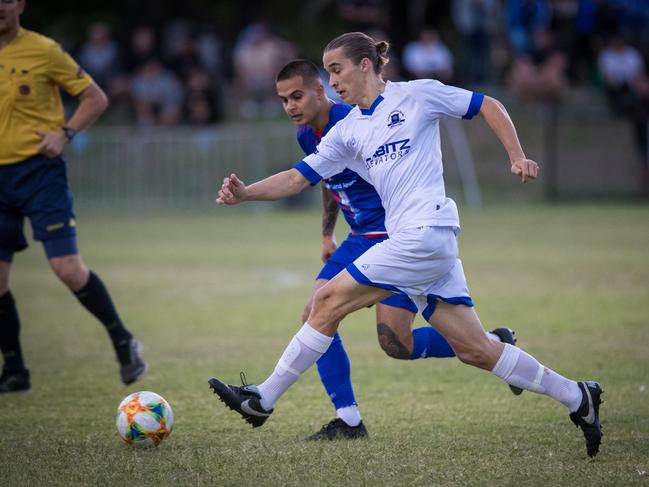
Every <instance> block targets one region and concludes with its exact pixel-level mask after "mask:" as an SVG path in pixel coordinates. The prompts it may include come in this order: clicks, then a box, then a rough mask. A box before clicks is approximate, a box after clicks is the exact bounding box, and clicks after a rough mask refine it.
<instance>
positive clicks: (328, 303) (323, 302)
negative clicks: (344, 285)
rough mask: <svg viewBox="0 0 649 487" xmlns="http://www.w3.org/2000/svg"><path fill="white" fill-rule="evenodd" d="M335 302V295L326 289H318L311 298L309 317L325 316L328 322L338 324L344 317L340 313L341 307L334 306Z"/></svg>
mask: <svg viewBox="0 0 649 487" xmlns="http://www.w3.org/2000/svg"><path fill="white" fill-rule="evenodd" d="M337 301H338V299H337V296H336V295H335V293H333V292H332V291H331V290H329V289H327V287H323V288H320V289H318V290H317V291H316V293H315V295H314V296H313V303H312V307H311V312H310V313H309V316H311V315H326V316H327V318H328V321H331V322H339V321H340V320H342V319H343V318H344V316H345V315H344V313H342V312H341V307H340V306H337V305H336V303H337ZM307 318H308V316H307Z"/></svg>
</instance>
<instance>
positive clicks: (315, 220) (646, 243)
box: [0, 204, 649, 486]
mask: <svg viewBox="0 0 649 487" xmlns="http://www.w3.org/2000/svg"><path fill="white" fill-rule="evenodd" d="M79 221H80V229H79V232H80V246H81V249H82V253H83V255H84V258H85V260H86V261H87V262H88V263H89V264H90V266H91V267H92V268H93V269H94V270H95V271H96V272H97V273H98V274H99V275H100V276H101V277H102V278H103V280H104V281H105V282H106V283H107V284H108V286H109V288H110V290H111V292H112V295H113V298H114V300H115V302H116V303H117V304H118V307H119V310H120V313H121V315H122V317H123V319H124V320H125V322H126V323H127V324H128V326H129V327H130V328H131V329H132V330H133V331H134V332H135V333H136V334H137V336H138V337H140V339H141V340H142V342H143V343H144V345H145V347H146V349H145V352H146V358H147V360H148V361H149V362H150V366H151V369H150V373H149V375H148V376H147V377H146V378H145V379H144V380H142V382H140V383H138V384H136V385H135V386H132V387H124V386H122V385H121V384H120V383H119V380H118V373H117V364H116V363H115V361H114V357H113V354H112V351H111V349H110V346H109V342H108V339H107V337H106V335H105V332H104V331H103V329H102V327H101V326H99V325H98V324H97V323H96V322H95V321H94V320H93V319H92V318H91V317H90V316H89V315H88V314H87V313H86V312H85V311H84V310H83V309H82V308H81V307H80V306H79V305H78V304H77V303H76V301H75V298H74V297H73V296H72V295H71V294H70V293H69V292H68V291H67V290H66V289H65V288H64V287H63V286H62V285H61V284H60V283H59V282H58V281H57V280H56V278H55V277H54V275H53V274H51V272H50V271H49V268H48V266H47V264H46V262H45V260H44V258H43V254H42V249H41V247H40V245H38V244H35V245H32V246H31V247H30V249H29V250H28V251H26V252H25V253H23V254H21V255H18V256H17V257H16V259H15V261H14V265H13V268H12V289H13V292H14V295H15V296H16V300H17V303H18V306H19V309H20V312H21V318H22V323H23V332H22V338H23V346H24V352H25V355H26V358H27V361H28V366H29V368H30V369H31V371H32V385H33V391H32V392H31V393H29V394H22V395H3V396H1V397H0V485H7V486H19V485H126V484H127V483H128V484H129V485H173V484H178V485H540V484H544V485H552V486H554V485H566V486H574V485H588V486H593V485H602V486H603V485H607V486H608V485H625V486H626V485H634V484H635V485H647V482H649V390H645V389H644V387H643V386H647V387H648V388H649V318H648V316H649V225H648V222H649V207H647V206H631V205H628V206H627V205H617V206H603V205H594V204H593V205H561V206H560V205H555V206H522V207H517V206H516V205H513V204H512V205H511V206H509V207H494V208H488V209H486V210H484V211H482V212H476V213H472V212H466V211H465V212H464V214H463V233H462V236H461V241H460V246H461V256H462V258H463V261H464V264H465V269H466V272H467V278H468V280H469V285H470V288H471V291H472V295H473V297H474V300H475V302H476V304H477V310H478V313H479V314H480V316H481V319H482V321H483V323H484V324H485V326H486V327H494V326H498V325H502V324H507V325H509V326H511V327H513V328H515V329H516V330H517V332H518V334H519V339H520V341H519V344H520V345H521V346H522V347H523V348H525V349H526V350H527V351H528V352H530V353H532V354H533V355H534V356H536V357H537V358H538V359H539V360H540V361H541V362H542V363H544V364H545V365H548V366H550V367H552V368H554V369H555V370H557V371H558V372H560V373H562V374H564V375H566V376H569V377H571V378H575V379H597V380H599V381H601V383H602V385H603V388H604V389H605V391H606V394H605V395H604V398H605V400H606V403H605V404H604V405H603V406H602V418H603V424H604V428H605V433H606V435H605V437H604V442H603V444H602V448H601V453H600V455H599V456H598V457H597V458H596V459H595V460H588V459H587V457H586V453H585V447H584V440H583V437H582V435H581V432H580V431H578V430H577V429H575V428H574V426H573V425H572V424H571V423H570V422H569V420H568V417H567V414H566V412H565V410H564V408H563V406H561V405H559V404H556V403H554V402H553V401H552V400H550V399H549V398H547V397H542V396H538V395H534V394H531V393H524V394H523V395H522V396H520V397H514V396H513V395H511V394H510V393H509V391H508V389H507V387H506V385H504V384H502V383H501V382H499V380H498V379H496V378H495V377H493V376H491V375H490V374H487V373H484V372H481V371H478V370H476V369H472V368H469V367H467V366H463V365H461V364H460V363H459V362H457V361H456V360H453V359H447V360H436V359H429V360H419V361H415V362H401V361H395V360H392V359H389V358H388V357H387V356H385V355H384V354H383V353H382V352H381V350H380V349H379V347H378V344H377V340H376V337H375V327H374V314H373V310H362V311H360V312H358V313H355V314H354V315H351V316H350V317H348V318H347V320H346V321H345V322H344V324H343V326H342V328H341V334H342V336H343V338H344V341H345V345H346V348H347V350H348V352H349V354H350V357H351V361H352V372H353V379H354V383H355V386H356V394H357V399H358V402H359V404H360V408H361V411H362V414H363V418H364V421H365V422H366V424H367V426H368V429H369V431H370V438H369V439H368V440H366V441H357V442H351V443H345V442H335V443H327V444H306V443H304V442H303V441H302V438H303V437H304V436H305V435H307V434H310V433H312V432H313V431H314V430H316V429H317V428H318V427H319V426H320V425H321V424H323V423H325V422H327V421H328V420H329V419H331V417H332V414H333V410H332V408H331V405H330V404H329V402H328V399H327V398H326V395H325V393H324V391H323V390H322V387H321V386H320V383H319V380H318V377H317V374H316V372H315V370H313V369H312V370H310V371H308V372H307V373H306V374H305V375H304V376H303V377H302V378H301V379H300V381H299V383H298V384H296V385H295V386H294V387H293V388H292V389H291V390H290V391H289V392H288V393H287V394H286V395H285V396H284V397H283V398H282V399H281V400H280V402H279V403H278V407H277V408H276V413H275V414H273V417H272V418H271V419H270V420H269V421H268V423H267V424H266V425H265V426H264V427H263V428H260V429H257V430H251V429H250V428H249V427H248V426H247V425H246V424H245V423H244V422H243V421H241V420H240V419H238V417H236V416H235V415H234V414H233V413H232V412H230V411H229V410H226V409H225V408H224V407H223V406H222V405H221V403H219V402H218V401H217V400H216V399H215V396H213V395H212V394H211V393H210V391H209V389H208V386H207V379H208V378H209V377H210V376H212V375H216V376H218V377H220V378H223V379H226V380H229V381H234V382H236V381H237V380H238V374H239V371H240V370H245V372H246V374H247V376H248V379H249V380H250V381H252V382H255V381H260V380H263V379H264V378H265V377H266V376H267V375H268V373H269V372H270V371H271V370H272V368H273V367H274V365H275V362H276V360H277V359H278V358H279V355H280V354H281V352H282V351H283V349H284V347H285V345H286V344H287V342H288V340H289V339H290V337H291V336H292V335H293V333H294V332H295V330H297V328H298V326H299V325H300V320H299V316H300V313H301V311H302V306H303V304H304V301H305V299H306V297H307V295H308V293H309V289H310V286H311V283H312V279H313V276H314V274H315V273H316V271H317V270H318V269H319V263H318V255H319V238H318V233H319V222H320V218H319V216H318V214H317V212H307V213H300V212H295V213H258V214H253V213H246V212H243V211H239V210H235V209H216V210H214V211H213V212H212V213H211V214H203V215H183V214H176V215H166V216H155V215H149V216H140V217H128V216H124V217H119V216H116V215H99V214H94V213H93V214H83V213H82V214H81V215H80V218H79ZM341 236H342V232H341ZM421 323H422V320H421V318H419V319H418V324H419V325H420V324H421ZM136 390H152V391H155V392H158V393H159V394H161V395H163V396H164V397H165V398H166V399H167V400H168V401H169V402H170V403H171V405H172V407H173V409H174V413H175V418H176V422H175V424H174V431H173V434H172V435H171V437H170V438H169V439H168V440H166V441H165V442H164V443H163V444H162V445H161V446H160V447H159V448H157V449H151V450H144V451H143V450H136V449H133V448H130V447H128V446H126V445H123V444H121V443H120V442H119V441H118V439H117V437H116V433H115V425H114V415H115V409H116V407H117V405H118V403H119V402H120V400H121V399H122V398H123V397H124V396H126V395H127V394H128V393H130V392H134V391H136Z"/></svg>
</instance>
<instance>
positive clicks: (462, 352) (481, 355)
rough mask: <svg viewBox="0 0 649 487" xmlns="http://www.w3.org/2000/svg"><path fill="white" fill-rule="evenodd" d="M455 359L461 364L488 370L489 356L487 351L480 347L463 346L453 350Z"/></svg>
mask: <svg viewBox="0 0 649 487" xmlns="http://www.w3.org/2000/svg"><path fill="white" fill-rule="evenodd" d="M455 354H456V355H457V358H458V359H460V361H461V362H463V363H465V364H467V365H472V366H474V367H478V368H480V369H489V368H490V367H489V366H490V365H491V361H492V359H491V354H490V353H489V350H488V349H486V348H484V347H480V346H464V347H458V349H457V350H455Z"/></svg>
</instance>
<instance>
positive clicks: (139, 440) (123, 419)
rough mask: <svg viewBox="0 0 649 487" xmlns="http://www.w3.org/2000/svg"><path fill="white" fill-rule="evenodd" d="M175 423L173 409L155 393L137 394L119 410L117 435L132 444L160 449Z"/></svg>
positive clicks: (127, 399) (124, 401) (131, 396)
mask: <svg viewBox="0 0 649 487" xmlns="http://www.w3.org/2000/svg"><path fill="white" fill-rule="evenodd" d="M173 424H174V415H173V412H172V410H171V406H169V403H168V402H167V401H165V399H164V398H163V397H162V396H160V395H158V394H156V393H155V392H149V391H140V392H134V393H133V394H131V395H129V396H126V397H125V398H124V400H123V401H122V402H121V403H119V407H118V408H117V432H118V433H119V437H120V438H121V439H122V441H124V443H127V444H129V445H135V446H158V445H159V444H160V443H161V442H162V440H164V439H165V438H166V437H167V436H169V435H170V434H171V427H172V426H173Z"/></svg>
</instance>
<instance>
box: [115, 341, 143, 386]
mask: <svg viewBox="0 0 649 487" xmlns="http://www.w3.org/2000/svg"><path fill="white" fill-rule="evenodd" d="M117 358H118V360H119V362H120V369H119V375H120V377H121V379H122V382H123V383H124V384H125V385H129V384H132V383H133V382H135V381H136V380H138V379H141V378H142V377H143V376H144V374H146V372H147V370H148V368H149V366H148V365H147V363H146V362H145V361H144V359H143V358H142V344H141V343H140V342H139V341H138V340H137V339H136V338H134V337H131V338H129V339H128V341H127V342H126V343H124V344H122V345H119V346H118V347H117Z"/></svg>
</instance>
